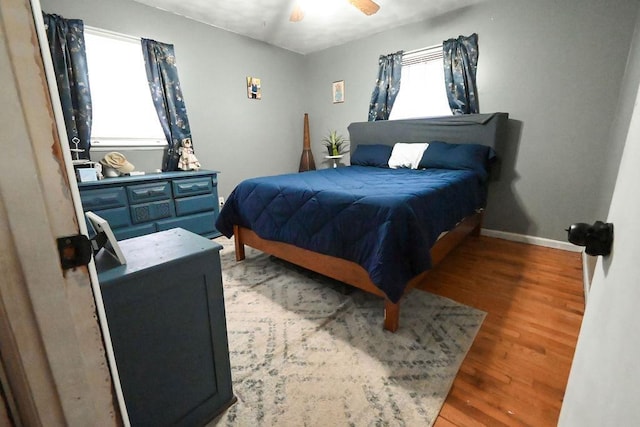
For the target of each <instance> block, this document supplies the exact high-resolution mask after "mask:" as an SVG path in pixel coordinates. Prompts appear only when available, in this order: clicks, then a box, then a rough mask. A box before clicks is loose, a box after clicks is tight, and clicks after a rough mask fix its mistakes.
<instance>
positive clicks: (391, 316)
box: [233, 212, 483, 332]
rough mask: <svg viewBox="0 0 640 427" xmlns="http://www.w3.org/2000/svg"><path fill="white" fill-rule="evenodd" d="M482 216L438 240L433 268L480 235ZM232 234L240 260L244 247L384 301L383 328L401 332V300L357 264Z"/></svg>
mask: <svg viewBox="0 0 640 427" xmlns="http://www.w3.org/2000/svg"><path fill="white" fill-rule="evenodd" d="M482 215H483V212H478V213H476V214H475V215H472V216H470V217H467V218H465V219H464V220H462V221H461V222H460V223H458V225H456V227H455V228H453V229H452V230H451V231H449V232H448V233H447V234H445V235H444V236H442V237H441V238H440V239H438V241H437V242H436V243H435V245H433V247H432V248H431V251H430V254H431V263H432V268H433V267H435V266H436V265H437V264H438V263H439V262H440V261H442V259H443V258H444V257H445V256H446V255H447V254H448V253H449V252H451V251H452V250H453V249H454V248H455V247H456V246H458V245H459V244H460V243H461V242H462V241H463V240H464V238H465V237H467V236H468V235H475V236H478V235H480V227H481V225H482ZM233 235H234V239H235V246H236V260H237V261H241V260H243V259H244V258H245V253H244V245H247V246H251V247H252V248H255V249H258V250H260V251H262V252H264V253H267V254H269V255H273V256H275V257H278V258H280V259H283V260H285V261H288V262H291V263H293V264H296V265H299V266H301V267H304V268H306V269H309V270H311V271H315V272H316V273H320V274H323V275H325V276H327V277H331V278H332V279H336V280H339V281H341V282H344V283H346V284H348V285H351V286H354V287H356V288H359V289H362V290H364V291H366V292H369V293H372V294H374V295H378V296H380V297H382V298H384V299H385V303H384V329H386V330H388V331H391V332H395V331H397V330H398V327H399V326H400V301H398V302H397V303H393V302H391V300H389V299H388V298H387V297H386V295H385V294H384V292H382V291H381V290H380V289H379V288H378V287H377V286H376V285H374V284H373V282H372V281H371V279H370V278H369V274H368V273H367V271H366V270H365V269H364V268H362V267H361V266H360V265H358V264H356V263H355V262H352V261H347V260H345V259H342V258H336V257H332V256H329V255H324V254H320V253H317V252H313V251H310V250H307V249H303V248H299V247H297V246H294V245H291V244H288V243H282V242H276V241H272V240H265V239H262V238H261V237H259V236H258V235H257V234H256V233H254V232H253V231H252V230H250V229H248V228H244V227H240V226H238V225H234V227H233ZM428 273H429V270H427V271H425V272H423V273H421V274H419V275H417V276H415V277H414V278H413V279H411V280H410V281H409V284H408V285H407V287H406V288H405V291H404V295H406V294H407V293H408V292H409V291H410V290H411V289H413V288H414V287H416V286H417V285H418V284H419V283H420V282H421V281H422V280H423V279H424V278H425V277H426V275H427V274H428Z"/></svg>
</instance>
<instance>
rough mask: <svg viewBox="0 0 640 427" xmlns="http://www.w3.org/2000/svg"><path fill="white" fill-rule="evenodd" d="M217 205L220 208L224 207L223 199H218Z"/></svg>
mask: <svg viewBox="0 0 640 427" xmlns="http://www.w3.org/2000/svg"><path fill="white" fill-rule="evenodd" d="M218 205H220V207H223V206H224V197H218Z"/></svg>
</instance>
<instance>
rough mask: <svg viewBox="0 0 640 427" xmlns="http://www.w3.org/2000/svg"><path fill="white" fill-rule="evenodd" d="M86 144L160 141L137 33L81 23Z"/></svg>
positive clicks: (163, 142) (162, 142) (158, 143)
mask: <svg viewBox="0 0 640 427" xmlns="http://www.w3.org/2000/svg"><path fill="white" fill-rule="evenodd" d="M84 36H85V44H86V50H87V67H88V69H89V85H90V86H91V103H92V110H93V122H92V125H91V144H92V146H93V147H94V148H97V147H100V146H141V145H142V146H162V147H164V146H166V144H167V140H166V138H165V136H164V132H163V130H162V126H161V124H160V120H159V119H158V115H157V113H156V110H155V107H154V105H153V100H152V99H151V93H150V91H149V84H148V82H147V74H146V71H145V66H144V58H143V56H142V47H141V44H140V39H136V38H134V37H129V36H123V35H118V34H114V33H110V32H107V31H103V30H98V29H95V28H87V27H85V34H84Z"/></svg>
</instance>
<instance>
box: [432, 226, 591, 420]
mask: <svg viewBox="0 0 640 427" xmlns="http://www.w3.org/2000/svg"><path fill="white" fill-rule="evenodd" d="M470 273H472V274H470ZM421 288H422V289H425V290H428V291H429V292H433V293H435V294H438V295H442V296H445V297H448V298H451V299H453V300H455V301H458V302H461V303H463V304H467V305H470V306H473V307H476V308H478V309H481V310H484V311H486V312H487V317H486V318H485V321H484V323H483V325H482V327H481V329H480V332H479V333H478V335H477V337H476V339H475V341H474V344H473V346H472V347H471V349H470V351H469V353H468V355H467V357H466V359H465V361H464V363H463V364H462V367H461V369H460V371H459V373H458V376H457V377H456V380H455V382H454V384H453V387H452V389H451V391H450V393H449V396H448V397H447V400H446V402H445V404H444V406H443V408H442V411H441V412H440V416H439V417H438V420H437V421H436V424H435V426H436V427H449V426H482V425H484V426H521V425H523V426H524V425H526V426H555V425H557V421H558V416H559V414H560V407H561V405H562V398H563V396H564V390H565V387H566V384H567V378H568V375H569V369H570V367H571V361H572V358H573V353H574V350H575V345H576V340H577V337H578V332H579V329H580V323H581V321H582V315H583V312H584V296H583V288H582V267H581V259H580V254H578V253H573V252H567V251H562V250H557V249H549V248H543V247H539V246H532V245H527V244H523V243H516V242H510V241H506V240H502V239H495V238H489V237H479V238H478V237H471V238H469V239H467V241H466V242H465V243H463V244H462V245H461V246H460V247H459V248H457V249H456V250H455V251H454V252H453V253H452V254H450V255H449V256H448V257H447V258H446V259H445V260H444V261H443V262H442V263H441V264H440V265H439V266H438V268H436V269H434V270H433V272H432V274H430V275H429V277H428V280H427V282H425V283H424V284H423V285H422V286H421Z"/></svg>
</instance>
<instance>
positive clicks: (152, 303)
mask: <svg viewBox="0 0 640 427" xmlns="http://www.w3.org/2000/svg"><path fill="white" fill-rule="evenodd" d="M119 244H120V248H121V250H122V252H123V254H124V256H125V258H126V260H127V264H126V265H118V264H117V263H116V261H115V259H114V258H113V257H111V256H110V255H109V254H108V253H105V251H101V252H99V253H98V255H97V256H96V267H97V269H98V278H99V281H100V290H101V293H102V299H103V302H104V307H105V312H106V315H107V323H108V325H109V331H110V333H111V341H112V343H113V351H114V353H115V357H116V365H117V367H118V374H119V376H120V383H121V384H122V393H123V395H124V400H125V403H126V406H127V412H128V413H129V419H130V421H131V425H132V426H158V427H161V426H186V427H187V426H197V425H204V424H205V423H206V422H208V421H210V420H211V419H213V418H214V417H215V416H217V415H218V414H219V413H220V412H221V411H223V410H224V409H225V408H227V407H228V406H229V405H231V404H233V402H234V401H235V397H234V395H233V391H232V383H231V367H230V363H229V349H228V340H227V328H226V317H225V308H224V296H223V290H222V277H221V270H220V256H219V250H220V249H221V246H220V245H218V244H217V243H215V242H212V241H210V240H208V239H206V238H203V237H201V236H198V235H196V234H194V233H191V232H188V231H185V230H182V229H179V228H178V229H174V230H169V231H163V232H159V233H154V234H150V235H147V236H141V237H136V238H133V239H127V240H123V241H121V242H120V243H119Z"/></svg>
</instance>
